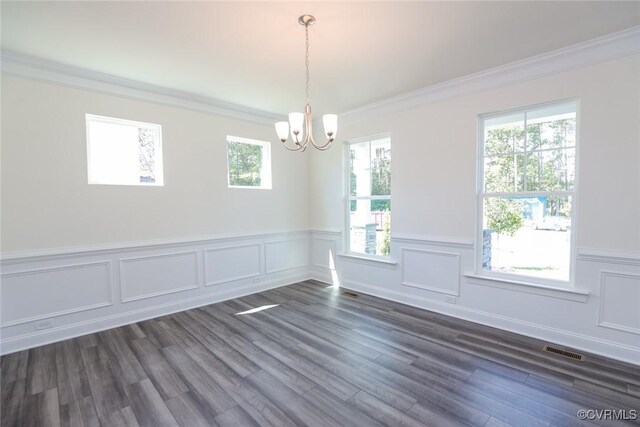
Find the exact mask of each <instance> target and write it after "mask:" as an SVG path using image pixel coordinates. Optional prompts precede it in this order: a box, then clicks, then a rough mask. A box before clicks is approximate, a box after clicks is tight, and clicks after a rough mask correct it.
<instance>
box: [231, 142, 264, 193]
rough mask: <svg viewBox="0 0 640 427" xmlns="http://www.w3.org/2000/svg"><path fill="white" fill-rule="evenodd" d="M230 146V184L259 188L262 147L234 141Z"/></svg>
mask: <svg viewBox="0 0 640 427" xmlns="http://www.w3.org/2000/svg"><path fill="white" fill-rule="evenodd" d="M228 144H229V146H228V151H227V152H228V154H227V155H228V159H229V184H231V185H241V186H247V187H259V186H260V183H261V178H260V169H261V168H262V147H261V146H260V145H255V144H245V143H241V142H234V141H229V143H228Z"/></svg>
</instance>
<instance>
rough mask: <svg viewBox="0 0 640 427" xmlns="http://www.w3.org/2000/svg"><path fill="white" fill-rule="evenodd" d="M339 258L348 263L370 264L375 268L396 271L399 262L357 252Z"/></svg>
mask: <svg viewBox="0 0 640 427" xmlns="http://www.w3.org/2000/svg"><path fill="white" fill-rule="evenodd" d="M338 256H339V257H341V258H345V259H346V260H348V261H354V262H360V263H364V264H369V265H372V266H374V267H385V268H392V269H395V268H396V267H397V265H398V261H396V260H394V259H393V258H387V257H374V256H372V255H369V256H367V255H364V254H360V253H355V252H343V253H339V254H338Z"/></svg>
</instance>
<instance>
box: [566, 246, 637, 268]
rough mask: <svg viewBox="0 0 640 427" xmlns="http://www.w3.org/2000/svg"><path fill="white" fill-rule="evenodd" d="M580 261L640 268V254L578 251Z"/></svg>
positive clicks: (586, 249)
mask: <svg viewBox="0 0 640 427" xmlns="http://www.w3.org/2000/svg"><path fill="white" fill-rule="evenodd" d="M578 261H592V262H605V263H608V264H622V265H634V266H640V252H625V251H609V250H601V249H588V248H584V249H578Z"/></svg>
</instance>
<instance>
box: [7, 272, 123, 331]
mask: <svg viewBox="0 0 640 427" xmlns="http://www.w3.org/2000/svg"><path fill="white" fill-rule="evenodd" d="M0 296H1V297H2V327H7V326H13V325H19V324H23V323H28V322H33V321H36V320H40V319H46V318H50V317H55V316H61V315H64V314H70V313H76V312H79V311H84V310H91V309H94V308H98V307H104V306H107V305H110V304H111V262H109V261H100V262H91V263H83V264H73V265H62V266H59V267H52V268H38V269H30V270H23V271H18V272H13V273H8V274H3V275H2V288H1V292H0Z"/></svg>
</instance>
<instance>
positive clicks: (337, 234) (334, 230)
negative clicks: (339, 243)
mask: <svg viewBox="0 0 640 427" xmlns="http://www.w3.org/2000/svg"><path fill="white" fill-rule="evenodd" d="M309 233H311V234H326V235H329V236H335V237H340V236H341V235H342V230H338V229H337V228H327V229H314V228H312V229H310V230H309Z"/></svg>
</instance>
